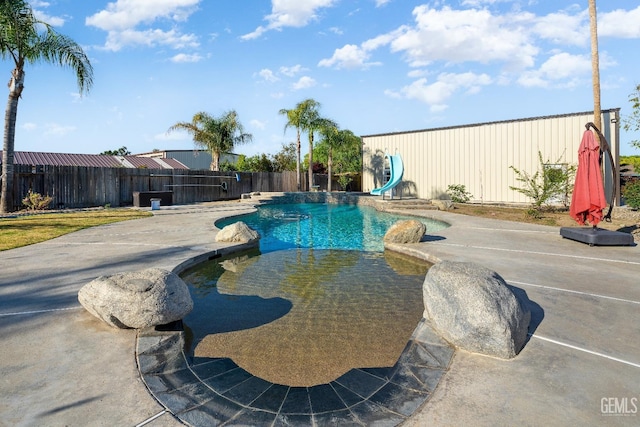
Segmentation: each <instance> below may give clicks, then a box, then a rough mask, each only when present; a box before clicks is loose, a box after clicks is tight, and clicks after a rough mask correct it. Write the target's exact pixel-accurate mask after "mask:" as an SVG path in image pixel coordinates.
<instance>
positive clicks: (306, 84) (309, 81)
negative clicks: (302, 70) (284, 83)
mask: <svg viewBox="0 0 640 427" xmlns="http://www.w3.org/2000/svg"><path fill="white" fill-rule="evenodd" d="M316 84H317V82H316V81H315V80H314V79H313V78H311V77H308V76H304V77H300V79H299V80H298V81H297V82H295V83H294V84H293V85H292V86H291V88H292V89H293V90H301V89H308V88H310V87H313V86H315V85H316Z"/></svg>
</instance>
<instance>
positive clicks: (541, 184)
mask: <svg viewBox="0 0 640 427" xmlns="http://www.w3.org/2000/svg"><path fill="white" fill-rule="evenodd" d="M538 159H539V160H540V169H539V170H538V171H536V173H534V174H533V175H529V174H528V173H527V172H526V171H521V170H519V169H516V168H515V167H514V166H510V167H509V168H510V169H513V171H514V172H515V173H516V181H519V182H521V183H523V186H522V187H513V186H509V188H510V189H512V190H514V191H517V192H519V193H521V194H524V195H525V196H527V197H529V198H530V199H531V200H532V204H531V207H532V209H534V210H536V211H541V210H542V209H543V206H546V205H548V204H550V203H551V202H552V201H553V199H555V198H561V199H562V201H563V204H564V205H565V206H566V205H567V204H568V201H569V197H568V196H569V194H570V193H571V192H572V190H573V188H572V187H573V185H572V182H573V177H574V175H575V173H576V166H575V165H571V166H569V165H566V164H562V163H560V159H558V160H556V161H555V163H551V162H549V161H546V162H545V161H544V160H543V159H542V153H541V152H540V151H538Z"/></svg>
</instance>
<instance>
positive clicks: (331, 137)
mask: <svg viewBox="0 0 640 427" xmlns="http://www.w3.org/2000/svg"><path fill="white" fill-rule="evenodd" d="M319 132H320V136H321V137H322V138H323V140H324V142H325V143H326V144H327V149H328V150H327V173H328V174H329V178H328V181H327V191H329V192H331V177H332V171H333V149H334V148H335V147H336V145H337V144H338V143H339V142H338V135H339V133H340V130H338V125H337V123H336V122H334V121H333V120H329V119H321V123H320V129H319Z"/></svg>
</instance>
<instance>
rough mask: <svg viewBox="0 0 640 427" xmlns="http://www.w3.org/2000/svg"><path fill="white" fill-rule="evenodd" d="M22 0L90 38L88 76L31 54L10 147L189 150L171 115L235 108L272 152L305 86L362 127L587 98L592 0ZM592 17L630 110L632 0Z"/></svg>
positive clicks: (470, 118) (606, 80) (573, 103)
mask: <svg viewBox="0 0 640 427" xmlns="http://www.w3.org/2000/svg"><path fill="white" fill-rule="evenodd" d="M31 4H32V6H33V8H34V10H35V11H36V12H37V14H38V16H39V17H40V18H41V19H42V20H44V21H46V22H49V23H50V24H52V25H54V26H55V27H56V29H57V30H58V31H59V32H61V33H63V34H65V35H67V36H70V37H71V38H73V39H74V40H75V41H76V42H78V43H79V44H81V45H82V46H83V47H84V49H85V51H86V52H87V54H88V56H89V58H90V60H91V62H92V64H93V67H94V73H95V74H94V86H93V88H92V90H91V92H90V93H89V94H88V95H85V96H83V97H80V96H79V95H78V92H77V85H76V81H75V76H74V74H73V73H72V72H71V71H70V70H68V69H64V68H59V67H56V66H53V65H49V64H44V63H41V64H36V65H29V66H27V68H26V81H25V90H24V92H23V96H22V99H21V101H20V105H19V109H18V122H17V131H16V150H18V151H48V152H71V153H99V152H101V151H104V150H109V149H117V148H119V147H121V146H126V147H127V148H128V149H129V150H130V151H132V152H133V153H141V152H148V151H152V150H153V149H155V148H157V149H191V148H193V142H192V141H191V139H190V137H189V136H188V135H187V134H183V133H172V134H169V135H168V134H167V133H166V131H167V129H168V128H169V127H170V126H171V125H172V124H174V123H176V122H178V121H190V120H191V118H192V116H193V115H194V114H195V113H196V112H198V111H206V112H208V113H210V114H213V115H220V114H222V113H224V112H225V111H227V110H229V109H235V110H236V111H237V112H238V114H239V118H240V120H241V122H242V123H243V124H244V125H245V128H246V131H248V132H250V133H252V134H253V136H254V139H253V142H252V143H250V144H246V145H242V146H238V147H237V149H236V150H235V151H236V152H237V153H241V154H247V155H253V154H257V153H270V154H273V153H276V152H277V151H279V150H280V149H281V147H282V144H286V143H289V142H292V141H294V139H295V132H294V131H293V130H289V131H287V132H286V133H285V132H284V125H285V119H284V117H283V116H281V115H279V114H278V111H279V110H280V109H282V108H293V107H294V106H295V104H296V103H298V102H300V101H302V100H303V99H306V98H313V99H315V100H317V101H319V102H320V103H321V104H322V108H321V113H322V115H323V116H325V117H328V118H331V119H333V120H335V121H336V122H337V123H338V124H339V125H340V127H341V128H344V129H351V130H352V131H353V132H354V133H356V134H358V135H369V134H376V133H385V132H395V131H405V130H416V129H428V128H436V127H442V126H456V125H465V124H472V123H482V122H490V121H499V120H511V119H520V118H526V117H534V116H545V115H554V114H567V113H574V112H582V111H590V110H592V109H593V97H592V86H591V59H590V41H589V15H588V3H587V0H581V1H579V2H578V1H564V0H554V1H546V0H528V1H517V0H460V1H413V0H351V1H347V0H272V1H268V0H217V1H204V0H116V1H103V0H92V1H77V0H49V1H41V0H40V1H33V2H31ZM598 21H599V22H598V32H599V47H600V73H601V85H602V108H603V109H608V108H618V107H620V108H622V115H623V116H625V115H628V114H630V103H629V101H628V97H629V94H630V93H631V92H632V91H633V89H634V87H635V86H636V85H637V84H639V83H640V71H639V70H640V54H639V53H640V6H639V5H638V2H637V0H616V1H604V0H600V1H599V2H598ZM0 66H1V68H0V72H4V73H5V76H6V79H7V81H8V80H9V75H10V71H11V68H12V64H11V63H9V62H8V61H3V62H1V63H0ZM2 70H4V71H2ZM7 94H8V93H7ZM639 138H640V136H638V135H633V134H629V133H626V132H624V131H622V133H621V139H622V145H621V154H623V155H625V154H627V155H629V154H640V150H636V149H634V148H632V147H631V146H630V145H629V144H628V142H629V141H630V140H632V139H639ZM305 147H306V145H305ZM305 151H306V149H305Z"/></svg>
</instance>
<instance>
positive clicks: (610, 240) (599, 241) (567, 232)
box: [560, 227, 633, 246]
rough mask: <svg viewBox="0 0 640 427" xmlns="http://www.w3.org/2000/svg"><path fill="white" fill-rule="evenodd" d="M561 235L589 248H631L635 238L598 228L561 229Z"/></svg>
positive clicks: (619, 232)
mask: <svg viewBox="0 0 640 427" xmlns="http://www.w3.org/2000/svg"><path fill="white" fill-rule="evenodd" d="M560 235H561V236H562V237H564V238H565V239H571V240H575V241H578V242H582V243H586V244H588V245H589V246H631V245H633V236H632V235H631V234H629V233H623V232H621V231H610V230H604V229H602V228H596V227H561V228H560Z"/></svg>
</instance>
